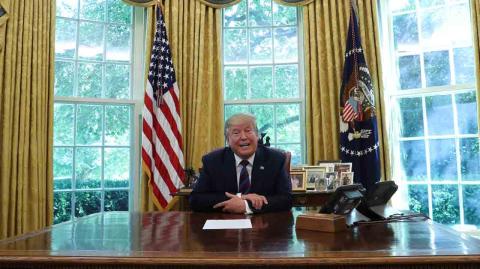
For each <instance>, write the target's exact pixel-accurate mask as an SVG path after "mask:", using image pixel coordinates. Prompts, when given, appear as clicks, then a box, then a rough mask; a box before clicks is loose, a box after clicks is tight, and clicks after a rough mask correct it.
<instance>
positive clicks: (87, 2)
mask: <svg viewBox="0 0 480 269" xmlns="http://www.w3.org/2000/svg"><path fill="white" fill-rule="evenodd" d="M80 19H87V20H92V21H104V20H105V0H80Z"/></svg>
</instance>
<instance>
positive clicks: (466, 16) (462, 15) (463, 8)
mask: <svg viewBox="0 0 480 269" xmlns="http://www.w3.org/2000/svg"><path fill="white" fill-rule="evenodd" d="M448 13H449V25H450V40H451V41H452V42H453V44H454V45H455V46H465V45H467V46H471V45H472V28H471V25H472V23H471V21H470V8H469V6H468V3H464V4H460V5H454V6H451V7H450V8H449V12H448Z"/></svg>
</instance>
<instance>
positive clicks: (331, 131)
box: [303, 0, 388, 176]
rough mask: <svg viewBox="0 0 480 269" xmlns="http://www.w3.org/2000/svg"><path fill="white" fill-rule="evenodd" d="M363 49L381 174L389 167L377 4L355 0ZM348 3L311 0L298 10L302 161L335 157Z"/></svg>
mask: <svg viewBox="0 0 480 269" xmlns="http://www.w3.org/2000/svg"><path fill="white" fill-rule="evenodd" d="M355 2H356V5H357V7H358V20H359V26H360V31H361V38H362V45H363V49H364V53H365V58H366V61H367V64H368V67H369V71H370V74H371V76H372V81H373V84H374V91H375V100H376V102H375V105H376V108H377V120H378V129H379V140H380V141H379V142H380V147H381V150H382V153H381V162H382V167H383V171H382V176H383V175H384V171H386V169H387V167H388V163H386V161H385V158H384V156H385V154H384V153H383V152H388V149H387V148H386V147H387V146H388V144H387V143H383V138H384V135H383V133H384V132H383V126H384V124H382V123H383V122H382V121H383V117H382V114H383V112H384V108H383V106H382V102H381V100H382V98H383V95H382V91H381V90H382V88H383V86H382V80H381V65H380V49H379V29H378V24H377V2H376V0H364V1H355ZM349 7H350V0H339V1H331V0H315V1H314V2H312V3H310V4H308V5H306V6H304V7H303V23H304V48H305V76H306V77H305V80H306V81H305V85H306V137H307V145H308V147H307V158H308V159H307V160H308V163H310V164H313V163H315V162H317V161H318V160H332V159H339V149H338V145H339V95H340V87H341V84H342V74H343V64H344V52H345V44H346V34H347V28H348V21H349V17H350V11H349Z"/></svg>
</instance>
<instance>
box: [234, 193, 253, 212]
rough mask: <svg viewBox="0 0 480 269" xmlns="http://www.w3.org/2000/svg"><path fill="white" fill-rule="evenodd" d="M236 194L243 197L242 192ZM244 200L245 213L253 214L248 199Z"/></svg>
mask: <svg viewBox="0 0 480 269" xmlns="http://www.w3.org/2000/svg"><path fill="white" fill-rule="evenodd" d="M236 195H237V197H239V198H242V194H241V193H239V192H238V193H237V194H236ZM243 201H244V202H245V214H247V215H250V214H253V211H252V209H251V208H250V206H248V202H247V200H243Z"/></svg>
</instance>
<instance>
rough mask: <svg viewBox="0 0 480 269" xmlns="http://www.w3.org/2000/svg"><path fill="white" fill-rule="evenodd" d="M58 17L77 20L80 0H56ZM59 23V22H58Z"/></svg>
mask: <svg viewBox="0 0 480 269" xmlns="http://www.w3.org/2000/svg"><path fill="white" fill-rule="evenodd" d="M55 4H56V9H57V12H56V15H57V16H61V17H67V18H76V17H77V12H78V0H56V2H55ZM57 22H58V20H57Z"/></svg>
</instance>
